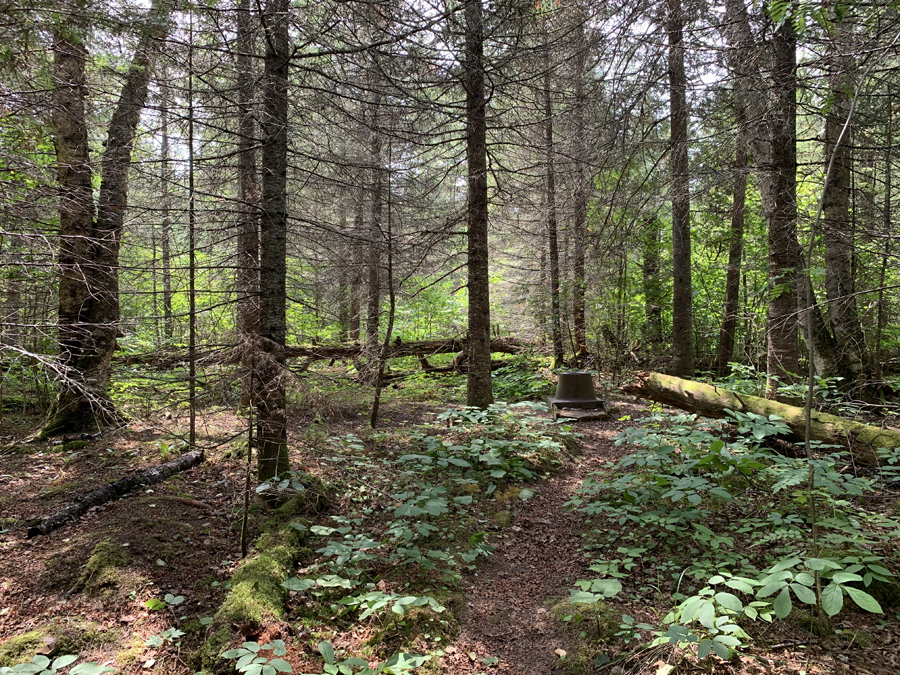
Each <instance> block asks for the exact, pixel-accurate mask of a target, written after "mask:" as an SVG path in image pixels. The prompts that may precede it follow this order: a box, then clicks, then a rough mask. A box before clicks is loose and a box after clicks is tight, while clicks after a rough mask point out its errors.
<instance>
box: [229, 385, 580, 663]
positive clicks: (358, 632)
mask: <svg viewBox="0 0 900 675" xmlns="http://www.w3.org/2000/svg"><path fill="white" fill-rule="evenodd" d="M545 410H546V407H545V406H544V405H543V404H534V403H519V404H512V405H508V404H505V403H501V404H496V405H493V406H491V407H490V408H489V409H488V410H477V409H461V410H447V411H446V412H443V413H441V414H439V415H437V418H436V420H435V423H433V424H431V425H426V426H422V427H411V428H408V429H401V430H398V431H393V432H387V433H374V432H373V433H370V434H369V435H368V436H366V437H365V438H360V437H358V436H354V435H344V436H341V437H338V438H331V439H330V440H329V441H328V444H327V451H325V452H322V453H321V456H320V457H319V461H320V462H322V463H324V464H327V465H331V467H332V469H331V470H330V471H326V473H328V474H329V475H333V476H334V477H335V478H334V479H333V482H335V483H336V487H337V489H338V491H339V492H340V496H339V497H338V498H337V502H339V503H340V508H339V509H338V512H337V513H332V514H331V515H330V516H329V518H328V521H327V522H325V523H320V524H317V525H312V526H310V527H309V528H308V534H309V536H310V542H311V543H310V546H311V547H312V548H313V549H315V554H316V555H315V558H314V559H313V560H312V561H307V562H305V563H304V567H302V568H300V569H298V570H297V571H296V575H295V576H294V577H292V578H290V579H288V580H287V581H286V582H284V584H283V586H284V587H285V588H286V589H288V590H289V591H290V592H291V598H290V601H289V605H288V611H287V617H286V618H287V620H289V621H291V622H296V623H299V624H302V625H303V626H304V630H306V631H308V632H309V633H310V635H312V636H314V638H315V641H316V643H317V644H318V651H319V653H320V655H321V656H322V659H323V663H322V671H320V672H324V673H344V674H348V675H349V674H350V673H355V674H357V675H366V674H369V673H376V672H385V673H400V672H406V671H408V670H411V669H415V668H420V667H422V668H424V669H425V670H428V668H429V667H433V666H434V664H432V663H431V662H432V660H433V659H434V658H435V657H439V656H442V655H443V654H444V652H443V647H445V646H447V645H448V644H449V643H450V641H452V639H453V638H454V637H455V635H456V633H457V632H458V626H457V622H456V618H455V616H454V612H453V611H452V610H454V609H455V608H456V607H457V606H459V605H461V602H462V600H461V594H460V593H459V592H458V590H457V586H458V584H459V581H460V580H461V578H462V574H463V573H464V572H465V571H466V570H471V569H475V567H476V566H477V564H478V561H479V559H480V558H482V557H484V556H488V555H490V554H491V553H492V552H493V550H494V548H493V546H492V545H491V543H490V541H491V534H490V531H489V530H490V529H492V528H493V527H495V518H494V515H495V512H497V511H498V510H506V509H509V508H510V507H511V505H512V504H513V503H515V502H518V501H520V500H524V499H528V498H530V497H532V496H533V495H534V491H533V490H531V489H529V488H528V487H525V486H526V484H528V483H530V482H531V481H534V480H536V479H538V478H541V477H544V476H546V475H547V474H548V473H549V472H550V471H552V470H553V469H554V467H555V466H557V465H559V464H560V463H561V462H562V461H563V460H564V457H565V455H566V453H567V447H572V446H573V434H572V432H571V430H570V428H569V427H567V426H565V425H563V424H557V423H554V422H550V421H548V420H547V419H545V418H543V417H539V416H537V415H536V414H535V413H537V412H543V411H545ZM436 430H439V433H435V431H436ZM290 482H291V481H290V480H289V479H288V480H285V479H282V480H281V481H280V482H279V483H278V484H277V485H275V486H273V487H283V488H284V489H291V487H290ZM297 527H301V528H305V526H304V525H300V524H298V525H297ZM349 635H353V636H357V638H356V639H349V640H348V638H347V636H349ZM335 636H340V637H341V644H342V647H340V648H338V647H337V646H336V645H337V641H336V640H335ZM257 648H258V649H257ZM242 649H244V650H245V651H242V652H238V651H232V652H229V653H228V654H227V655H226V656H227V657H228V658H231V657H234V658H238V659H243V660H242V661H239V663H240V664H241V667H242V668H243V667H244V666H251V665H253V664H254V663H256V664H257V665H259V666H260V667H261V668H262V670H260V671H259V672H262V673H263V675H267V674H268V675H271V673H268V671H265V668H266V667H267V666H269V664H270V663H272V662H273V661H272V659H270V657H268V656H264V655H263V656H253V657H251V656H250V655H251V654H256V653H257V652H258V651H259V650H261V649H264V647H262V646H260V645H255V643H253V644H250V645H249V646H247V645H245V647H243V648H242ZM254 649H256V651H253V650H254ZM273 653H274V652H273ZM372 661H375V662H377V663H378V665H376V666H370V665H369V663H370V662H372ZM279 666H282V662H281V661H280V660H279V661H278V662H277V663H276V664H275V665H272V666H270V667H271V668H274V669H277V668H278V667H279ZM245 670H246V669H245ZM264 671H265V672H264ZM247 672H249V671H247ZM271 672H272V673H274V672H275V670H272V671H271ZM251 675H254V673H251Z"/></svg>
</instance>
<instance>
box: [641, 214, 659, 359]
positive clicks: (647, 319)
mask: <svg viewBox="0 0 900 675" xmlns="http://www.w3.org/2000/svg"><path fill="white" fill-rule="evenodd" d="M642 229H643V232H642V233H641V234H642V237H641V239H642V242H641V244H642V249H643V252H642V253H643V255H642V261H641V280H642V286H643V289H642V290H643V292H644V339H646V340H647V342H649V343H651V344H658V343H659V342H660V340H661V339H662V301H663V298H662V285H661V284H660V279H659V222H658V221H657V220H656V217H655V216H648V217H647V218H645V219H644V223H643V228H642Z"/></svg>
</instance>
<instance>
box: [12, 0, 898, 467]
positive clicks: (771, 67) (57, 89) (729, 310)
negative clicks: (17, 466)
mask: <svg viewBox="0 0 900 675" xmlns="http://www.w3.org/2000/svg"><path fill="white" fill-rule="evenodd" d="M2 16H3V21H2V26H0V31H2V43H3V50H2V55H0V69H2V84H0V114H2V128H0V156H2V170H0V171H2V184H0V185H2V203H3V208H2V222H0V260H2V272H0V274H2V279H0V307H2V317H0V321H2V326H0V327H2V350H3V351H2V369H3V385H2V391H0V396H2V399H3V410H4V411H5V412H6V413H7V414H10V413H13V412H16V411H21V412H27V413H30V414H34V415H38V416H40V417H41V418H43V419H44V420H45V424H44V426H43V427H42V432H41V433H42V435H44V436H48V435H52V434H57V433H66V432H80V431H84V430H88V431H90V430H92V429H93V428H94V426H95V424H96V422H97V421H98V420H99V421H101V422H102V421H110V420H115V419H116V417H117V416H118V415H119V414H120V412H121V410H122V408H123V406H126V407H130V408H133V409H134V408H141V409H142V411H143V412H144V413H146V414H148V415H150V414H157V413H162V412H165V411H166V410H170V409H178V408H179V407H184V406H186V405H187V403H188V402H189V401H190V402H191V403H192V405H191V410H196V409H197V408H201V407H203V406H204V405H222V404H224V405H232V406H233V405H237V404H238V403H243V404H247V403H250V402H252V403H254V404H255V406H256V408H257V409H258V415H259V434H260V440H261V442H262V443H263V446H264V448H263V450H262V455H261V456H262V457H264V458H269V459H271V461H272V462H274V464H272V467H271V470H272V471H277V470H278V467H279V466H280V465H279V464H278V461H279V460H278V459H277V458H278V457H279V453H281V452H282V451H283V448H284V436H285V432H284V417H285V414H286V413H285V410H286V405H287V402H288V398H289V397H290V396H294V395H297V394H298V392H299V391H300V390H304V391H306V392H307V394H308V393H309V390H310V388H312V389H316V388H322V387H324V388H325V389H327V386H328V382H329V378H333V377H339V376H342V375H350V376H352V377H354V378H356V379H357V380H358V381H360V382H363V383H368V384H369V385H371V386H373V387H374V390H375V395H376V400H377V399H378V397H379V396H380V392H381V387H382V385H383V384H385V383H387V382H390V381H391V380H390V377H389V376H390V374H386V373H385V369H386V368H388V369H390V366H387V365H386V361H387V357H389V356H392V354H391V351H390V350H391V349H392V348H396V347H398V346H400V345H407V344H410V343H414V342H416V341H420V340H430V341H435V340H444V341H447V340H460V341H461V342H459V343H453V344H452V345H451V346H450V347H446V348H443V349H441V348H438V349H436V348H435V346H434V345H433V344H429V345H427V346H423V347H421V349H417V348H415V347H414V348H413V349H412V350H411V353H410V354H409V355H408V357H407V358H408V367H409V368H410V369H413V368H418V367H419V366H421V367H423V368H429V369H433V368H436V367H440V366H443V365H449V364H450V360H451V359H453V365H454V366H455V368H456V370H457V371H460V372H461V371H465V372H467V380H468V393H467V402H468V403H469V404H470V405H476V406H484V405H486V404H487V403H489V402H490V401H491V400H492V392H491V377H490V369H491V367H492V365H491V359H490V354H491V350H492V347H491V346H490V340H491V338H492V337H493V338H510V339H511V343H512V342H515V347H514V349H513V348H509V349H502V348H501V349H500V351H513V350H521V349H522V344H523V343H528V344H529V345H531V347H530V348H531V349H533V350H534V352H535V353H536V354H547V355H550V354H552V355H553V365H554V366H562V365H564V364H568V365H578V366H585V365H587V366H591V367H595V368H599V369H601V370H607V371H609V370H612V371H615V370H618V369H621V368H623V367H626V366H628V367H633V366H638V365H642V366H648V365H649V366H651V367H653V368H655V369H661V370H668V371H670V372H672V373H674V374H678V375H684V376H692V375H694V374H696V373H698V372H704V371H707V372H708V371H714V372H716V373H718V374H719V375H725V374H727V373H728V372H729V370H730V369H731V368H734V367H735V366H732V365H729V364H737V367H738V368H739V372H740V373H742V374H743V375H747V374H749V376H750V377H757V376H759V377H762V375H763V374H765V376H766V377H767V387H766V391H767V394H768V395H769V396H770V397H774V396H781V397H786V398H790V397H791V396H794V397H796V395H797V391H798V390H796V387H797V386H799V385H797V384H796V383H797V382H798V380H799V379H800V376H801V374H802V372H804V371H805V368H806V364H807V363H808V362H809V361H810V360H811V361H812V362H813V366H814V369H815V371H816V374H817V375H818V376H819V377H820V378H834V379H830V380H829V379H822V380H820V382H822V383H823V384H824V385H825V386H837V387H839V388H841V389H843V390H845V391H846V392H848V393H849V394H850V395H851V396H853V397H856V398H863V399H867V400H874V399H875V398H878V397H879V396H882V395H884V394H885V393H890V391H891V390H890V382H891V378H892V377H893V375H894V373H895V372H896V363H897V357H898V347H900V342H898V340H900V335H898V332H897V327H896V322H895V321H894V314H895V305H896V287H897V284H898V280H897V279H896V267H897V265H896V259H897V258H896V256H897V253H898V252H897V250H896V247H895V246H893V241H894V239H895V237H896V232H895V229H896V228H895V226H894V223H893V219H892V195H893V191H894V184H893V183H894V181H893V180H892V173H893V165H894V153H893V152H892V151H893V144H894V132H893V107H894V104H893V101H894V97H895V84H894V80H895V79H896V78H897V73H896V68H895V66H896V59H897V41H898V35H900V33H898V30H900V28H898V22H897V14H896V12H895V10H894V8H893V7H892V6H891V5H890V4H887V3H875V4H866V5H861V4H854V3H824V4H812V3H799V4H798V3H794V4H790V5H789V4H786V3H769V4H764V5H761V6H757V5H754V6H752V7H748V6H745V4H744V3H742V2H740V0H727V1H726V2H724V4H714V3H705V2H687V3H684V4H683V5H682V3H681V2H679V1H677V0H669V1H668V2H667V3H649V4H648V3H615V2H613V3H592V2H559V3H539V4H529V3H515V2H496V3H485V2H482V1H481V0H466V1H465V2H462V3H441V2H439V3H403V2H397V1H390V2H359V3H356V2H342V3H322V4H318V5H305V4H304V5H300V4H298V3H291V2H288V1H287V0H270V1H268V2H266V3H262V4H260V3H252V2H249V0H235V1H234V2H206V3H200V4H189V3H179V4H177V5H176V4H174V3H172V2H170V1H169V0H155V2H153V3H152V4H147V3H145V4H144V5H142V6H137V5H134V4H132V3H111V4H103V5H100V4H97V3H91V2H87V1H85V2H74V1H73V2H64V3H61V4H60V3H41V2H39V1H34V2H32V1H30V0H11V1H8V2H4V4H3V6H2ZM511 343H510V344H511ZM323 345H324V346H328V347H329V348H337V346H340V345H343V346H344V351H343V352H340V350H339V353H335V352H333V351H332V352H329V351H327V350H326V349H324V348H323V349H319V351H317V349H318V348H319V346H323ZM291 346H294V347H304V346H305V347H304V348H303V349H300V350H299V351H296V350H295V351H294V352H291V349H290V348H291ZM357 346H358V349H357ZM507 346H508V345H507ZM286 348H287V349H286ZM304 349H305V351H304ZM457 351H459V352H462V353H460V354H458V355H457V354H456V352H457ZM436 352H447V353H446V355H443V354H436ZM299 354H303V356H302V357H298V355H299ZM317 356H322V357H327V358H324V359H319V358H316V357H317ZM335 357H337V358H339V359H343V360H339V361H338V368H342V369H341V370H339V371H335V370H333V367H334V364H335V362H334V361H333V360H331V359H334V358H335ZM428 359H431V361H428ZM326 364H328V366H329V367H330V368H332V369H331V370H329V369H328V368H325V369H323V368H322V367H323V366H325V365H326ZM340 364H344V365H343V366H341V365H340ZM398 364H399V365H398ZM394 366H395V368H396V367H399V368H400V369H401V370H402V369H403V368H404V362H396V363H395V364H394ZM493 367H496V364H494V366H493ZM292 373H293V374H292ZM298 374H299V375H300V377H301V378H307V379H305V380H303V379H301V380H298V379H297V377H295V376H297V375H298ZM317 378H318V379H317ZM288 381H290V382H293V383H296V384H300V387H299V389H297V388H296V387H294V388H293V389H292V388H291V387H287V384H286V383H287V382H288ZM301 383H305V384H301ZM286 387H287V388H286ZM292 387H293V385H292ZM779 387H780V388H781V389H780V390H779ZM792 387H794V388H795V389H792ZM295 389H296V391H295ZM288 390H290V391H291V392H293V393H286V392H288ZM299 395H300V396H301V397H302V395H303V394H299ZM286 397H288V398H286ZM136 403H139V405H134V404H136ZM133 412H134V410H132V413H133ZM375 418H377V404H376V406H375V410H374V411H373V420H374V419H375ZM192 428H193V427H192ZM191 434H193V432H191ZM191 438H193V435H191ZM267 444H268V445H267ZM266 448H268V449H266ZM267 461H268V460H267Z"/></svg>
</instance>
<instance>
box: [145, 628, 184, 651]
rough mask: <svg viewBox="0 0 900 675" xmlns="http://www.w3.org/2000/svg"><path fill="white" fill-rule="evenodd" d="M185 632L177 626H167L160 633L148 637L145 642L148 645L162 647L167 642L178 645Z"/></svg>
mask: <svg viewBox="0 0 900 675" xmlns="http://www.w3.org/2000/svg"><path fill="white" fill-rule="evenodd" d="M184 635H185V633H184V631H182V630H178V629H177V628H167V629H166V630H164V631H163V632H162V633H160V634H159V635H151V636H150V637H148V638H147V639H146V640H145V641H144V644H145V645H147V646H148V647H162V646H163V645H165V644H171V645H175V646H178V645H179V644H180V643H179V640H180V639H181V638H182V637H184Z"/></svg>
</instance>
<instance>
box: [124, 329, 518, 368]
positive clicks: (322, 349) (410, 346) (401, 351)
mask: <svg viewBox="0 0 900 675" xmlns="http://www.w3.org/2000/svg"><path fill="white" fill-rule="evenodd" d="M528 346H529V343H527V342H524V341H522V340H517V339H516V338H513V337H504V338H496V339H495V340H492V341H491V351H492V352H497V353H500V354H519V353H520V352H522V351H524V350H525V349H526V348H527V347H528ZM233 351H234V350H224V351H223V350H215V351H205V352H201V353H198V354H197V360H198V361H200V362H202V363H205V364H213V363H237V362H238V361H240V359H239V358H237V356H236V355H235V353H233ZM365 351H366V349H365V345H362V344H360V343H358V342H357V343H353V344H349V345H348V344H343V345H316V344H314V345H294V346H287V347H285V350H284V354H285V357H286V358H289V359H296V358H305V359H307V360H308V362H307V364H306V365H307V366H308V365H309V364H310V363H312V362H313V361H324V360H347V359H356V358H359V357H361V356H363V355H364V354H365ZM461 351H462V352H464V351H466V340H465V339H455V338H454V339H449V340H416V341H414V342H401V343H400V344H397V342H396V341H395V342H393V343H391V345H390V346H389V347H388V349H387V351H386V352H385V358H386V359H399V358H402V357H404V356H415V357H417V358H419V359H424V358H427V357H429V356H433V355H435V354H450V353H456V352H461ZM114 361H115V362H116V363H122V364H125V365H128V366H134V365H151V366H154V367H156V368H160V369H162V370H167V369H168V370H171V369H174V368H177V367H179V366H183V365H185V364H186V363H187V362H188V355H187V354H186V353H180V354H172V353H168V354H165V353H164V354H160V353H151V354H132V355H129V356H119V357H116V358H115V359H114ZM304 370H305V369H304Z"/></svg>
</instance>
